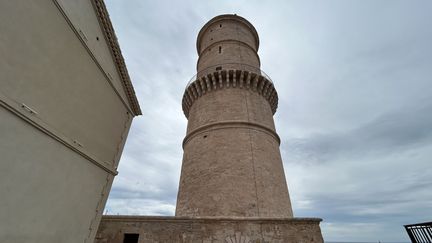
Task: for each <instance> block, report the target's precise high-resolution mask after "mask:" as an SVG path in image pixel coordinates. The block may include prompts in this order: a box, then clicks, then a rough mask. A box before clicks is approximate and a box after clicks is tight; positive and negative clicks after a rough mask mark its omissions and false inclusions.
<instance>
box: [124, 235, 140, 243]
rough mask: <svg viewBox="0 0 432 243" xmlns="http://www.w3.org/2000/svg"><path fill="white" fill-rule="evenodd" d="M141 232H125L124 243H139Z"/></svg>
mask: <svg viewBox="0 0 432 243" xmlns="http://www.w3.org/2000/svg"><path fill="white" fill-rule="evenodd" d="M138 239H139V234H124V239H123V243H138Z"/></svg>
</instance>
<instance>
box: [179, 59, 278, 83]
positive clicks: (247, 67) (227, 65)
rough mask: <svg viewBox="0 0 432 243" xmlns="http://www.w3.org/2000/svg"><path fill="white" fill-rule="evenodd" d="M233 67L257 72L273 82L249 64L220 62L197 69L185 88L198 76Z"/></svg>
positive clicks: (261, 71)
mask: <svg viewBox="0 0 432 243" xmlns="http://www.w3.org/2000/svg"><path fill="white" fill-rule="evenodd" d="M232 66H235V69H237V70H244V71H248V72H253V73H256V74H259V75H261V76H263V77H265V78H266V79H267V80H268V81H270V82H271V83H273V80H272V79H271V78H270V76H268V75H267V74H266V73H265V72H264V71H263V70H261V69H259V68H257V67H254V66H252V65H249V64H244V63H221V64H216V65H212V66H209V67H207V68H205V69H203V70H201V71H199V72H198V73H197V74H195V75H194V76H193V77H192V78H191V79H190V80H189V82H188V83H187V85H186V88H185V89H187V88H188V87H189V86H190V85H191V83H193V82H194V81H195V80H197V79H198V78H201V77H203V76H205V75H207V74H210V73H213V72H217V71H219V70H231V69H234V67H232Z"/></svg>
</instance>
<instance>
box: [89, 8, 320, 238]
mask: <svg viewBox="0 0 432 243" xmlns="http://www.w3.org/2000/svg"><path fill="white" fill-rule="evenodd" d="M258 45H259V40H258V34H257V32H256V30H255V28H254V27H253V26H252V25H251V23H249V22H248V21H247V20H246V19H244V18H242V17H239V16H236V15H220V16H217V17H215V18H213V19H211V20H210V21H209V22H208V23H207V24H205V25H204V27H203V28H202V29H201V31H200V32H199V34H198V40H197V50H198V55H199V59H198V64H197V69H198V70H197V75H196V76H195V77H194V78H193V79H192V80H191V82H189V84H188V85H187V87H186V90H185V92H184V95H183V111H184V114H185V115H186V117H187V118H188V127H187V134H186V137H185V139H184V141H183V149H184V156H183V165H182V172H181V178H180V188H179V192H178V196H177V208H176V216H174V217H173V216H156V217H155V216H131V215H105V216H104V217H103V218H102V221H101V225H100V227H99V231H98V235H97V237H96V241H95V242H96V243H121V242H126V240H130V239H134V241H133V242H174V243H177V242H178V243H180V242H181V243H196V242H200V243H210V242H211V243H228V242H231V243H232V242H242V243H252V242H256V243H264V242H293V243H294V242H303V243H323V242H324V241H323V238H322V235H321V229H320V227H319V223H320V222H321V219H319V218H293V213H292V209H291V203H290V199H289V195H288V188H287V184H286V181H285V175H284V171H283V166H282V160H281V156H280V152H279V143H280V139H279V137H278V135H277V134H276V131H275V126H274V122H273V114H274V113H275V112H276V107H277V102H278V96H277V93H276V89H275V88H274V86H273V83H272V81H271V80H270V78H269V77H268V76H267V75H265V74H264V73H263V72H262V71H261V70H260V60H259V56H258V54H257V51H258ZM131 242H132V241H131Z"/></svg>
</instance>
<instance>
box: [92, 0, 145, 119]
mask: <svg viewBox="0 0 432 243" xmlns="http://www.w3.org/2000/svg"><path fill="white" fill-rule="evenodd" d="M91 1H92V4H93V7H94V9H95V11H96V16H97V18H98V20H99V24H100V26H101V28H102V32H103V33H104V35H105V39H106V40H107V42H108V43H107V44H108V47H109V49H110V51H111V55H112V58H113V60H114V63H115V65H116V67H117V71H118V72H119V75H120V78H121V81H122V85H123V88H124V90H125V92H126V95H127V98H128V101H129V104H130V106H131V109H132V111H133V113H134V115H135V116H138V115H142V113H141V108H140V105H139V103H138V99H137V97H136V95H135V90H134V87H133V85H132V82H131V79H130V76H129V73H128V70H127V68H126V64H125V61H124V58H123V55H122V53H121V49H120V45H119V43H118V41H117V36H116V34H115V32H114V28H113V26H112V23H111V20H110V18H109V14H108V10H107V8H106V6H105V3H104V1H103V0H91Z"/></svg>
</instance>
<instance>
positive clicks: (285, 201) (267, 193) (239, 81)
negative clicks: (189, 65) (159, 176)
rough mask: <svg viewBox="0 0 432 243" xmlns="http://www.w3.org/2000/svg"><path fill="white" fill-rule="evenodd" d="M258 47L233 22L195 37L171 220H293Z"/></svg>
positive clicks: (272, 93) (244, 26) (242, 22)
mask: <svg viewBox="0 0 432 243" xmlns="http://www.w3.org/2000/svg"><path fill="white" fill-rule="evenodd" d="M258 46H259V39H258V34H257V32H256V30H255V28H254V27H253V26H252V24H251V23H249V22H248V21H247V20H246V19H244V18H242V17H240V16H237V15H220V16H217V17H215V18H213V19H211V20H210V21H209V22H208V23H207V24H205V25H204V27H203V28H202V29H201V31H200V32H199V34H198V39H197V50H198V55H199V59H198V63H197V75H196V77H195V78H194V79H192V81H191V82H190V83H189V84H188V86H187V87H186V90H185V93H184V95H183V111H184V114H185V115H186V117H187V118H188V127H187V135H186V137H185V139H184V141H183V149H184V156H183V165H182V172H181V178H180V186H179V192H178V198H177V208H176V216H228V217H232V216H237V217H272V218H274V217H276V218H289V217H292V209H291V203H290V199H289V194H288V188H287V184H286V181H285V175H284V170H283V166H282V159H281V155H280V151H279V144H280V139H279V136H278V135H277V134H276V131H275V126H274V122H273V114H274V113H275V112H276V108H277V102H278V96H277V93H276V90H275V88H274V86H273V83H272V81H271V80H270V78H269V77H267V76H266V75H265V74H264V73H263V72H261V70H260V60H259V56H258V54H257V51H258Z"/></svg>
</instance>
